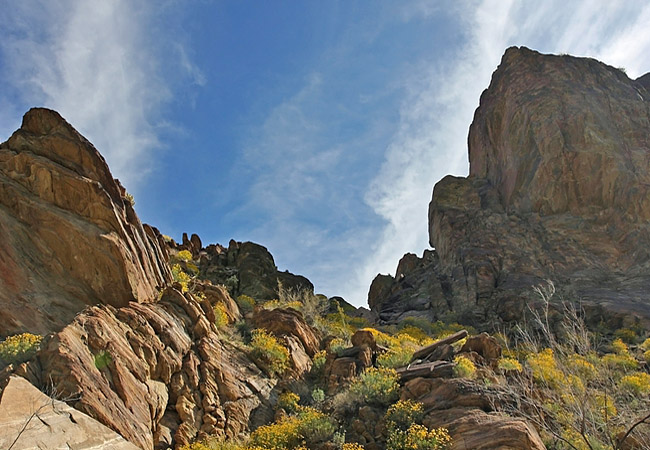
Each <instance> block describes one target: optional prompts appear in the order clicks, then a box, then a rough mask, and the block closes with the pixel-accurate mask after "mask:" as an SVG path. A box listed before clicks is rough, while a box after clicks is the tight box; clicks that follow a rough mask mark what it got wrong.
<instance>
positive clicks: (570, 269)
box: [372, 47, 650, 328]
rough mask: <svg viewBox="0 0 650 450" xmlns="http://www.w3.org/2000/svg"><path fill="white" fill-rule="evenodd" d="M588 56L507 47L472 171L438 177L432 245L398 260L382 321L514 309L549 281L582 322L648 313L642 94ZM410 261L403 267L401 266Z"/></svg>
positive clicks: (472, 144)
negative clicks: (577, 305)
mask: <svg viewBox="0 0 650 450" xmlns="http://www.w3.org/2000/svg"><path fill="white" fill-rule="evenodd" d="M644 80H646V81H647V76H645V77H642V78H641V79H639V80H637V81H635V80H631V79H629V78H628V77H627V76H626V75H625V73H623V72H622V71H620V70H618V69H616V68H613V67H610V66H607V65H605V64H603V63H600V62H598V61H595V60H593V59H589V58H575V57H571V56H555V55H542V54H540V53H537V52H534V51H531V50H528V49H526V48H523V47H522V48H515V47H513V48H510V49H508V50H507V51H506V53H505V55H504V56H503V59H502V61H501V64H500V65H499V67H498V68H497V70H496V71H495V72H494V74H493V76H492V81H491V83H490V86H489V88H488V89H487V90H486V91H485V92H484V93H483V95H482V96H481V102H480V106H479V107H478V109H477V110H476V113H475V116H474V121H473V123H472V125H471V127H470V133H469V160H470V175H469V176H468V177H466V178H463V177H452V176H448V177H445V178H443V179H442V180H441V181H440V182H438V183H437V184H436V186H435V188H434V192H433V198H432V200H431V203H430V206H429V238H430V244H431V246H432V247H434V248H435V250H434V252H431V251H427V252H425V254H424V255H423V257H422V258H420V259H419V261H413V258H412V256H409V257H408V261H404V262H403V263H402V264H400V267H399V270H398V272H400V273H399V274H398V277H396V278H394V279H393V282H392V284H390V285H388V286H385V284H386V283H384V286H383V288H382V292H384V295H383V296H382V297H381V298H376V297H374V298H373V299H372V303H373V305H375V307H374V308H373V310H375V311H376V312H377V313H378V314H379V317H380V319H382V320H383V321H387V322H394V321H398V320H401V319H403V318H404V317H408V316H409V315H415V316H417V317H423V318H426V319H428V320H437V319H449V318H454V319H455V320H459V321H461V322H465V323H468V324H472V325H475V326H478V327H480V328H492V327H494V326H495V325H499V324H502V323H503V322H514V321H518V320H520V319H521V318H522V316H523V315H524V313H525V312H526V310H527V305H529V304H530V305H532V304H534V303H535V302H536V300H537V299H538V298H539V296H538V295H537V294H535V293H534V291H533V289H532V287H533V286H536V285H540V284H546V283H547V280H551V281H552V282H553V283H554V285H555V288H556V289H557V290H558V291H559V292H560V293H561V294H562V297H564V298H565V299H567V300H579V301H581V305H582V307H583V308H584V309H585V311H586V312H587V317H588V320H589V321H590V322H591V323H594V324H597V323H599V322H601V321H603V322H605V323H608V324H609V326H611V327H612V328H618V327H622V326H629V325H633V324H635V323H637V322H639V321H641V322H644V323H648V322H649V321H650V293H649V292H648V290H647V286H648V285H650V250H648V249H649V248H650V222H649V221H648V219H649V218H650V172H649V171H648V170H647V168H648V164H649V161H650V156H649V155H650V107H649V106H648V105H650V91H648V87H647V84H648V83H647V82H646V81H644ZM407 262H408V264H407Z"/></svg>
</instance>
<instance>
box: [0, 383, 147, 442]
mask: <svg viewBox="0 0 650 450" xmlns="http://www.w3.org/2000/svg"><path fill="white" fill-rule="evenodd" d="M0 448H15V449H21V448H29V449H43V450H45V449H50V448H74V449H79V450H86V449H88V450H90V449H97V448H111V449H115V450H137V449H138V447H136V446H135V445H133V444H131V443H130V442H128V441H127V440H125V439H124V438H123V437H122V436H120V435H119V434H117V433H116V432H114V431H113V430H111V429H109V428H107V427H105V426H104V425H102V424H101V423H99V422H97V421H96V420H95V419H93V418H91V417H88V416H87V415H86V414H84V413H82V412H80V411H77V410H76V409H73V408H71V407H69V406H68V405H67V404H65V403H64V402H62V401H59V400H56V399H52V398H50V397H48V396H47V395H45V394H43V393H42V392H41V391H39V390H38V389H36V388H35V387H34V386H32V385H31V384H30V383H29V382H28V381H27V380H25V379H24V378H21V377H11V378H10V380H9V383H8V385H7V386H6V387H5V389H4V390H3V391H2V392H0Z"/></svg>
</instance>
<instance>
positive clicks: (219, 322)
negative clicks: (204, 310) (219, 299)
mask: <svg viewBox="0 0 650 450" xmlns="http://www.w3.org/2000/svg"><path fill="white" fill-rule="evenodd" d="M212 309H213V310H214V324H215V325H216V327H217V328H223V327H225V326H226V325H228V313H227V312H226V307H225V306H224V305H223V303H217V304H216V305H214V306H213V307H212Z"/></svg>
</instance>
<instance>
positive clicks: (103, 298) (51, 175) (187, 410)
mask: <svg viewBox="0 0 650 450" xmlns="http://www.w3.org/2000/svg"><path fill="white" fill-rule="evenodd" d="M0 230H2V239H0V269H1V270H0V281H1V283H0V321H1V323H2V327H1V328H0V336H1V337H5V336H7V335H13V334H16V333H20V332H30V333H36V334H42V335H46V334H48V333H51V334H49V335H48V336H46V337H45V339H44V340H43V342H42V343H41V348H40V351H39V352H38V353H37V354H36V356H35V357H34V358H33V359H32V360H31V361H29V362H28V363H23V364H21V365H18V366H14V365H9V366H7V367H4V365H5V364H4V363H3V362H2V361H0V368H2V367H4V370H2V371H0V388H4V387H5V385H9V386H12V383H13V384H14V385H15V384H16V383H15V382H12V381H11V380H14V378H10V375H11V374H12V373H13V374H14V375H20V376H22V377H24V378H26V379H27V380H29V381H30V382H31V383H32V384H33V385H34V386H36V387H38V388H39V389H41V390H42V391H44V392H48V393H51V394H53V395H55V396H56V397H57V398H63V399H66V401H67V403H68V404H69V405H70V406H72V407H74V408H75V410H77V411H79V412H81V413H85V414H87V415H88V416H90V417H91V418H93V419H95V420H97V421H99V422H100V423H101V424H103V425H105V426H107V427H108V428H110V429H112V430H114V431H115V432H117V433H119V434H120V435H121V436H123V437H124V438H125V439H126V440H127V441H129V442H131V443H132V444H135V445H137V446H138V447H140V448H143V449H153V448H168V447H174V446H176V447H178V446H180V445H182V444H186V443H188V442H190V441H191V440H193V439H195V438H198V437H202V436H206V435H208V434H211V435H217V436H219V435H220V436H228V437H237V436H240V435H242V434H245V433H246V432H248V431H249V429H250V427H251V426H252V424H255V423H258V424H259V423H264V422H266V421H268V420H270V418H269V417H267V415H268V414H272V412H269V411H270V408H269V407H268V404H269V398H270V397H272V396H273V395H274V394H273V389H274V387H275V385H276V383H277V381H278V380H277V379H272V378H270V377H268V376H267V375H266V374H264V373H263V372H262V371H261V370H260V369H259V368H258V367H257V365H256V364H255V363H254V362H253V361H252V360H251V358H250V357H249V356H248V353H247V352H246V351H245V350H244V349H243V348H242V345H241V344H237V342H236V340H234V341H233V340H232V339H228V338H227V337H224V335H222V334H219V333H218V330H217V324H216V323H215V322H216V316H215V309H214V308H215V307H218V310H219V311H224V312H225V314H226V320H227V321H228V322H233V321H235V320H239V319H240V318H241V313H240V311H239V308H238V306H237V304H236V303H235V302H234V301H233V299H232V298H231V297H230V295H229V293H228V291H227V290H226V288H225V287H223V286H216V285H212V284H211V283H210V281H209V280H203V281H198V280H196V281H194V282H193V285H192V291H193V292H194V293H193V294H192V293H189V292H182V289H181V285H179V284H178V283H172V276H171V271H170V267H169V265H168V259H169V255H168V251H169V250H170V247H168V244H167V243H165V242H164V239H163V237H162V236H161V235H160V234H159V233H158V231H157V230H156V229H154V228H152V227H149V226H147V225H142V224H141V223H140V221H139V219H138V217H137V216H136V214H135V212H134V210H133V208H132V205H131V203H130V201H129V199H128V195H127V194H126V192H125V190H124V189H123V188H122V187H121V186H120V184H119V182H117V181H116V180H114V179H113V178H112V176H111V174H110V171H109V169H108V166H107V165H106V163H105V162H104V160H103V158H102V157H101V155H100V154H99V153H98V152H97V150H96V149H95V148H94V147H93V146H92V144H90V143H89V142H88V141H87V140H86V139H85V138H83V137H82V136H81V135H80V134H79V133H78V132H77V131H76V130H74V129H73V128H72V126H70V125H69V124H68V123H67V122H66V121H65V120H64V119H62V118H61V117H60V116H59V114H57V113H56V112H54V111H51V110H47V109H42V108H38V109H32V110H30V111H29V112H28V113H27V114H26V115H25V117H24V119H23V124H22V126H21V128H20V129H19V130H18V131H16V132H15V133H14V134H13V135H12V137H11V138H10V139H9V140H8V141H7V142H5V143H3V144H2V145H0ZM195 240H196V239H195ZM231 246H232V247H233V250H232V251H231V252H226V253H225V254H226V259H227V260H230V259H232V261H233V264H234V268H235V275H236V278H237V279H238V280H241V281H240V282H238V284H237V286H238V287H237V289H240V287H239V286H241V289H243V292H249V291H250V292H255V293H258V291H260V289H261V288H260V286H261V287H264V288H267V289H270V290H272V291H273V290H277V280H276V279H275V278H274V275H275V274H276V273H277V269H276V268H275V265H274V264H273V258H272V257H271V256H270V254H269V253H268V252H267V251H266V249H264V248H263V247H261V246H257V245H255V244H252V243H244V244H236V243H235V244H231ZM213 247H214V246H213ZM215 248H216V247H215ZM172 250H173V251H177V249H175V248H173V249H172ZM201 250H202V249H200V245H199V246H198V249H197V251H196V252H197V256H199V255H198V253H200V257H201V258H203V259H205V260H206V263H205V265H206V267H210V261H211V258H212V256H211V255H212V253H211V252H210V251H201ZM217 253H218V252H217ZM226 263H227V261H226ZM267 266H268V271H267V272H265V271H263V270H258V268H259V267H263V268H264V269H267ZM271 269H272V270H271ZM256 277H257V278H259V279H260V280H257V279H256ZM284 277H285V278H287V279H290V280H293V279H295V280H298V281H299V282H302V283H303V284H305V285H306V286H307V287H308V288H310V289H313V287H312V286H311V283H309V281H308V280H306V279H303V278H301V277H298V276H293V275H291V274H284ZM271 286H273V288H272V287H271ZM241 289H240V290H241ZM246 289H248V290H246ZM260 292H261V291H260ZM282 325H283V328H282V330H277V335H278V336H279V337H280V338H281V339H284V342H286V344H287V346H288V347H289V348H290V357H291V361H292V362H293V367H292V368H291V369H292V370H291V371H290V374H291V375H292V376H296V377H299V376H300V375H301V374H302V373H303V372H304V371H305V370H309V368H310V367H311V359H310V356H311V355H313V354H314V352H315V349H314V346H316V345H318V341H317V339H316V337H315V335H314V334H313V332H311V331H310V327H309V326H308V325H307V324H306V323H304V321H303V320H302V318H301V317H293V320H292V321H290V322H287V321H283V322H282ZM305 346H306V347H307V348H305ZM18 391H20V389H19V390H18ZM23 391H24V390H23ZM12 392H14V390H13V388H12V389H9V390H6V389H5V390H3V391H2V394H1V395H2V396H3V397H2V398H3V399H4V401H3V402H2V407H1V408H0V417H3V418H4V419H6V420H5V421H4V422H0V424H1V425H0V430H1V431H0V441H1V442H5V441H6V442H10V441H13V439H14V438H15V436H16V433H13V431H15V430H14V428H15V427H14V426H15V425H16V423H14V422H13V421H11V420H10V418H12V417H22V415H24V414H23V413H25V412H26V411H27V409H29V408H31V407H32V406H33V405H31V404H22V402H19V401H14V400H15V398H19V397H21V395H23V394H20V395H18V394H17V397H15V398H14V397H12V395H14V394H12ZM25 392H27V393H26V394H24V395H23V397H24V400H28V399H29V398H32V397H34V396H33V395H32V393H30V392H31V391H25ZM10 399H13V400H11V401H10ZM25 408H27V409H25ZM57 408H58V407H57ZM55 409H56V408H55ZM59 409H60V408H59ZM30 411H31V412H30ZM30 411H27V414H30V413H35V412H38V414H36V415H35V416H34V417H33V418H35V419H38V420H37V422H38V423H48V422H49V423H50V425H51V426H50V427H49V428H48V430H49V432H50V433H53V434H52V436H51V439H50V441H49V442H50V443H51V442H54V441H56V440H57V439H59V440H61V442H63V443H67V444H69V445H73V446H75V448H95V446H101V445H104V446H110V445H118V444H117V442H118V440H116V439H117V438H116V435H115V434H114V433H113V434H111V433H106V434H105V435H103V434H100V433H98V434H96V436H95V437H96V439H94V440H93V439H90V438H89V439H86V440H84V439H83V436H82V434H83V433H84V431H83V430H84V429H85V428H83V427H84V426H85V427H89V426H90V427H92V423H93V422H92V420H91V419H90V418H88V420H91V422H88V421H87V420H86V419H84V417H86V416H84V414H81V413H79V414H77V413H74V415H71V414H72V413H70V414H67V413H66V414H67V415H66V414H64V415H65V416H66V417H68V416H69V417H70V418H71V419H70V420H71V423H68V422H65V421H63V420H60V418H59V414H58V409H57V410H56V411H53V412H52V411H49V410H48V411H49V412H48V411H45V410H41V409H38V411H32V410H30ZM50 413H51V414H50ZM4 419H3V420H4ZM77 419H79V420H77ZM12 420H13V419H12ZM7 421H9V422H7ZM75 421H77V423H78V424H79V423H81V431H80V430H79V429H78V427H77V428H76V427H75ZM89 424H90V425H89ZM12 427H13V428H12ZM102 429H103V428H102ZM87 431H88V430H87V429H85V432H87ZM75 436H76V437H75ZM41 437H42V436H41ZM77 438H79V439H81V440H78V439H77ZM7 439H9V440H10V441H7ZM20 439H21V440H22V441H21V443H20V445H19V446H18V447H14V448H26V447H25V446H29V445H28V443H29V442H36V443H35V444H34V445H35V446H36V447H37V448H47V445H49V444H43V445H45V447H42V446H41V444H42V443H41V444H38V442H37V441H38V439H39V436H38V435H33V433H31V432H30V434H25V433H23V434H21V435H20ZM34 439H36V440H34ZM119 442H124V441H123V440H122V441H119ZM62 445H63V444H62ZM119 445H122V444H119ZM123 447H124V448H128V446H126V445H124V446H123Z"/></svg>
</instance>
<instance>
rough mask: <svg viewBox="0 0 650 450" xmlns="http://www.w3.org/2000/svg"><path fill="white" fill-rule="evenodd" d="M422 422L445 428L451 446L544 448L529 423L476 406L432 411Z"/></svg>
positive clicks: (504, 449)
mask: <svg viewBox="0 0 650 450" xmlns="http://www.w3.org/2000/svg"><path fill="white" fill-rule="evenodd" d="M423 423H424V425H425V426H427V427H429V428H437V427H444V428H446V429H447V430H448V431H449V434H450V436H451V439H452V443H451V447H450V449H451V450H463V449H467V448H471V449H476V450H515V449H516V450H546V446H545V445H544V443H543V442H542V440H541V438H540V437H539V434H538V433H537V431H536V430H535V429H534V428H533V427H532V426H531V425H530V424H528V423H526V422H525V421H523V420H520V419H515V418H512V417H506V416H500V415H498V414H495V413H486V412H484V411H481V410H480V409H471V408H452V409H449V410H444V411H434V412H431V413H429V414H428V415H427V416H426V417H425V418H424V420H423Z"/></svg>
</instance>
